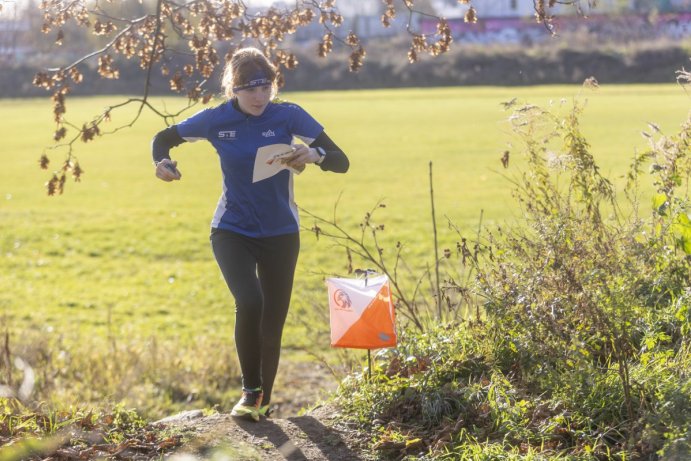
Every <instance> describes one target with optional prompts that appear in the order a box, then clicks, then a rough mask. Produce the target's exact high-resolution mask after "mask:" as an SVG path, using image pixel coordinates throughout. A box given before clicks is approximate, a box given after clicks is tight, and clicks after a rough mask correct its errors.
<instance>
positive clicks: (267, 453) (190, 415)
mask: <svg viewBox="0 0 691 461" xmlns="http://www.w3.org/2000/svg"><path fill="white" fill-rule="evenodd" d="M339 421H340V417H339V414H338V411H336V410H335V409H334V408H332V407H329V406H321V407H318V408H315V409H313V410H311V411H309V412H307V413H306V414H304V415H302V416H295V417H288V418H285V419H273V418H268V419H264V418H263V419H262V420H261V421H259V422H258V423H255V422H252V421H245V420H238V419H235V418H232V417H231V416H230V415H228V414H215V415H210V416H204V415H203V413H202V411H200V410H197V411H188V412H184V413H180V414H179V415H175V416H172V417H169V418H165V419H163V420H161V421H158V422H157V424H161V425H165V426H167V427H169V428H171V429H176V430H179V431H181V432H182V433H183V435H184V437H185V440H187V442H186V443H185V444H184V445H183V446H182V447H181V448H179V449H178V450H177V451H176V452H175V453H174V454H173V455H172V456H170V457H169V458H168V460H169V461H192V460H200V459H225V460H228V459H230V460H291V461H297V460H310V461H311V460H328V461H357V460H363V461H365V460H367V459H370V458H368V457H367V456H366V455H364V454H363V453H361V451H362V450H361V448H358V441H357V440H356V439H355V438H354V437H353V434H351V433H350V431H348V430H347V428H345V426H343V425H340V424H339Z"/></svg>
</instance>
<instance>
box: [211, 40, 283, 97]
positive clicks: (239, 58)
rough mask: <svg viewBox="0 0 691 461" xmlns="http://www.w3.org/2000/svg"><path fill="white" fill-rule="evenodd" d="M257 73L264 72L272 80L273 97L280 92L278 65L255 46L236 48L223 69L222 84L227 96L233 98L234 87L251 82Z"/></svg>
mask: <svg viewBox="0 0 691 461" xmlns="http://www.w3.org/2000/svg"><path fill="white" fill-rule="evenodd" d="M257 73H263V74H264V75H265V77H266V78H267V79H268V80H269V81H270V82H271V97H272V98H273V97H275V96H276V93H278V85H277V84H276V67H275V66H274V65H273V64H272V63H271V61H269V59H268V58H267V57H266V56H264V53H262V52H261V51H260V50H258V49H257V48H254V47H246V48H238V49H237V50H235V52H234V53H233V56H231V58H230V59H229V60H228V62H227V63H226V67H225V69H224V70H223V79H222V81H221V85H222V86H223V89H224V92H225V95H226V97H227V98H228V99H230V98H232V97H233V96H234V93H233V88H236V87H238V86H241V85H243V84H245V83H247V82H249V81H250V80H251V79H252V78H253V77H254V76H255V75H256V74H257Z"/></svg>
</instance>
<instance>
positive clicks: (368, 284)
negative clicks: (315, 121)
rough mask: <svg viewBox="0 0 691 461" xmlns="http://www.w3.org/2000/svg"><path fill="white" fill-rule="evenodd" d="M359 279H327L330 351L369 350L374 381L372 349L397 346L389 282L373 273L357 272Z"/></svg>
mask: <svg viewBox="0 0 691 461" xmlns="http://www.w3.org/2000/svg"><path fill="white" fill-rule="evenodd" d="M355 273H356V274H359V275H363V276H364V277H359V278H328V279H326V285H327V288H328V292H329V314H330V315H329V317H330V323H331V347H345V348H352V349H367V369H368V376H369V378H371V377H372V355H371V351H372V349H381V348H386V347H395V346H396V344H397V339H398V338H397V336H396V328H395V321H396V315H395V312H394V307H393V302H392V300H391V288H390V286H389V278H388V277H387V276H386V275H377V274H376V272H375V271H372V270H369V269H367V270H357V271H355Z"/></svg>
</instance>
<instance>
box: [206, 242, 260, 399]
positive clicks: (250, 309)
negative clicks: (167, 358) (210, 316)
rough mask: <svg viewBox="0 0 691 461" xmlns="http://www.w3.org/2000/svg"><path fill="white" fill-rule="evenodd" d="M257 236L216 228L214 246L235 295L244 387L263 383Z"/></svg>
mask: <svg viewBox="0 0 691 461" xmlns="http://www.w3.org/2000/svg"><path fill="white" fill-rule="evenodd" d="M254 240H255V239H250V238H248V237H245V236H243V235H239V234H236V233H234V232H229V231H224V230H218V229H213V230H212V232H211V247H212V249H213V252H214V256H215V257H216V261H217V262H218V266H219V267H220V269H221V272H222V273H223V277H224V278H225V281H226V284H227V285H228V288H229V289H230V292H231V293H232V295H233V297H234V298H235V347H236V349H237V352H238V359H239V360H240V369H241V370H242V387H243V388H245V389H256V388H258V387H261V386H262V376H261V373H262V370H261V361H262V354H261V351H262V329H261V326H262V310H263V303H264V299H263V295H262V290H261V288H260V285H259V280H258V279H257V257H256V252H257V250H256V248H254V247H255V246H256V245H255V242H254Z"/></svg>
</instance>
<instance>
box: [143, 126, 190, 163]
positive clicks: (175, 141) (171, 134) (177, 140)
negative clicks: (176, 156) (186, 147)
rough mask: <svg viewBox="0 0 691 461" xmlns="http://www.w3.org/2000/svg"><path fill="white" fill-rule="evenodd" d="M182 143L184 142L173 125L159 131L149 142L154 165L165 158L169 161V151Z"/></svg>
mask: <svg viewBox="0 0 691 461" xmlns="http://www.w3.org/2000/svg"><path fill="white" fill-rule="evenodd" d="M183 142H185V140H184V139H183V138H182V137H181V136H180V135H179V134H178V129H177V127H176V126H175V125H173V126H169V127H168V128H166V129H165V130H162V131H159V132H158V133H157V134H156V136H154V140H153V141H152V142H151V153H152V155H153V158H154V163H158V162H160V161H161V160H163V159H165V158H167V159H169V160H170V149H172V148H173V147H175V146H179V145H180V144H182V143H183Z"/></svg>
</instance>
